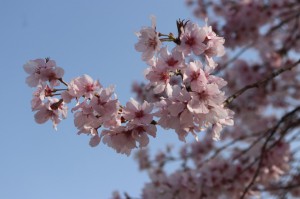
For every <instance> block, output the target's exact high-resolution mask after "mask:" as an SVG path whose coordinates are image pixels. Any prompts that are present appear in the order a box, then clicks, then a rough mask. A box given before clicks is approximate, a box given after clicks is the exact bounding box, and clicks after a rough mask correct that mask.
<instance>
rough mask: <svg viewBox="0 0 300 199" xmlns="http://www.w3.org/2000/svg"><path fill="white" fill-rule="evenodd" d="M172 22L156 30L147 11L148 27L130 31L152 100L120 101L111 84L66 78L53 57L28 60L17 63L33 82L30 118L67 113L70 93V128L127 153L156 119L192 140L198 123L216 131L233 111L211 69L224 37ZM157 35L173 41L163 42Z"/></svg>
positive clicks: (144, 141)
mask: <svg viewBox="0 0 300 199" xmlns="http://www.w3.org/2000/svg"><path fill="white" fill-rule="evenodd" d="M177 29H178V35H177V37H175V36H174V34H173V33H170V34H168V35H166V34H162V33H160V32H158V31H157V30H156V23H155V21H154V19H153V22H152V26H151V27H144V28H142V29H141V30H140V31H139V32H137V33H136V35H137V37H138V43H137V44H136V45H135V49H136V50H137V51H138V52H141V53H142V60H143V61H145V62H146V63H147V65H148V66H149V67H148V68H147V69H146V71H145V78H146V79H147V80H148V81H149V82H148V84H147V85H145V88H149V89H151V91H152V92H151V93H152V94H153V95H156V96H157V97H156V99H155V100H147V99H146V98H143V99H142V98H141V97H139V98H138V99H142V100H141V101H140V102H139V101H137V100H135V99H133V98H131V99H130V100H129V101H128V102H127V103H126V105H125V106H122V105H121V103H120V102H119V100H118V98H117V95H116V94H115V93H114V87H113V86H110V87H108V88H104V87H103V86H102V85H101V83H100V82H99V81H97V80H93V79H92V78H91V77H90V76H89V75H82V76H80V77H76V78H74V79H72V80H71V81H70V82H69V83H67V82H65V81H64V80H63V74H64V71H63V69H62V68H61V67H58V66H57V65H56V63H55V61H54V60H50V59H49V58H47V59H36V60H31V61H29V62H28V63H26V64H25V65H24V70H25V71H26V72H27V73H28V74H29V76H28V77H27V80H26V82H27V84H28V85H29V86H30V87H37V91H35V92H34V95H33V99H32V110H33V111H36V113H35V120H36V122H37V123H45V122H46V121H48V120H51V121H52V123H53V126H54V127H55V128H57V125H58V123H59V122H60V121H61V120H62V119H64V118H66V116H67V110H68V108H67V107H68V106H67V105H70V103H71V102H72V101H75V102H76V104H75V106H74V107H73V108H71V112H72V113H73V114H74V124H75V126H76V127H77V129H78V134H87V135H89V136H91V139H90V145H91V146H93V147H94V146H97V145H98V144H99V143H100V142H101V141H102V142H103V143H104V144H106V145H108V146H109V147H112V148H114V149H115V150H116V151H117V152H118V153H123V154H127V155H129V154H130V153H131V150H132V149H134V148H137V147H140V148H141V147H145V146H147V145H148V143H149V136H151V137H155V136H156V131H157V128H156V126H157V125H159V126H161V127H163V128H164V129H174V130H175V132H176V133H177V134H178V137H179V139H180V140H182V141H185V137H186V136H187V135H188V134H192V135H193V136H195V138H196V139H197V140H198V136H197V133H198V132H200V131H204V130H206V129H212V134H213V138H214V139H215V140H218V139H220V132H221V130H222V129H223V127H224V126H228V125H233V119H232V117H233V112H232V111H230V110H229V109H228V108H226V107H225V106H224V101H225V100H226V97H225V94H224V92H223V91H221V89H222V88H223V87H224V86H226V84H227V82H226V81H225V80H224V79H222V78H220V77H217V76H214V75H212V73H213V71H214V69H215V68H216V67H217V63H216V62H215V61H214V57H220V56H223V55H224V53H225V51H224V42H225V41H224V39H223V38H222V37H220V36H218V35H217V34H216V33H215V32H214V31H213V30H212V27H211V26H208V25H205V26H203V27H200V26H199V25H198V24H195V23H192V22H190V21H181V20H179V21H177ZM164 42H169V43H170V44H171V46H172V45H173V48H172V49H170V50H169V49H168V47H169V46H167V45H163V43H164ZM61 85H64V86H65V88H60V87H59V86H61ZM136 89H137V90H139V89H140V88H138V86H137V88H136ZM140 90H141V89H140ZM149 93H150V92H149Z"/></svg>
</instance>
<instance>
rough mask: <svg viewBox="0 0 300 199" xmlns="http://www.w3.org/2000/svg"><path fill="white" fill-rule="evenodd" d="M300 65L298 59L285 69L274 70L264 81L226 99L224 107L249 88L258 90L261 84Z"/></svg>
mask: <svg viewBox="0 0 300 199" xmlns="http://www.w3.org/2000/svg"><path fill="white" fill-rule="evenodd" d="M299 63H300V59H299V60H298V61H297V62H295V63H293V64H291V65H289V66H287V67H285V68H281V69H279V70H276V71H274V72H273V73H272V74H271V75H269V76H268V77H266V78H265V79H262V80H260V81H258V82H256V83H253V84H249V85H247V86H245V87H244V88H242V89H240V90H238V91H237V92H235V93H234V94H233V95H231V96H230V97H228V98H227V99H226V100H225V101H224V102H223V104H224V106H227V105H228V104H230V103H231V102H232V101H233V100H234V99H235V98H237V97H238V96H240V95H241V94H243V93H244V92H245V91H247V90H249V89H251V88H258V87H260V86H261V85H263V84H266V83H268V82H269V81H270V80H272V79H274V78H275V77H277V76H278V75H280V74H281V73H283V72H285V71H288V70H291V69H292V68H294V67H296V66H297V65H298V64H299Z"/></svg>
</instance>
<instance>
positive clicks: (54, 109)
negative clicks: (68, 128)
mask: <svg viewBox="0 0 300 199" xmlns="http://www.w3.org/2000/svg"><path fill="white" fill-rule="evenodd" d="M61 117H62V118H63V119H65V118H66V117H67V107H66V106H64V103H63V101H62V100H58V99H57V98H49V99H48V101H47V102H46V103H45V104H43V105H42V106H40V107H39V108H38V109H37V112H36V113H35V115H34V118H35V121H36V122H37V123H38V124H43V123H45V122H47V121H48V120H49V119H50V120H52V123H53V128H54V129H57V125H58V124H59V123H60V121H61Z"/></svg>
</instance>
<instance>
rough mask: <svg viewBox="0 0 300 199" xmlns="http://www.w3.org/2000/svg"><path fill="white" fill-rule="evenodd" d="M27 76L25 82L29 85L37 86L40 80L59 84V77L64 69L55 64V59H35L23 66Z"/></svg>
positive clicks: (54, 84) (55, 84) (53, 84)
mask: <svg viewBox="0 0 300 199" xmlns="http://www.w3.org/2000/svg"><path fill="white" fill-rule="evenodd" d="M23 68H24V70H25V72H26V73H28V74H29V76H28V77H27V78H26V83H27V84H28V85H29V86H30V87H35V86H37V85H38V84H39V83H40V82H46V81H49V82H50V85H51V86H57V85H59V81H58V80H59V79H60V78H62V76H63V75H64V70H63V69H62V68H60V67H58V66H56V63H55V61H53V60H48V59H35V60H31V61H29V62H27V63H26V64H25V65H24V66H23Z"/></svg>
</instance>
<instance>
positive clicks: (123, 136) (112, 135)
mask: <svg viewBox="0 0 300 199" xmlns="http://www.w3.org/2000/svg"><path fill="white" fill-rule="evenodd" d="M148 135H151V136H153V137H155V135H156V127H155V125H152V124H149V125H136V124H130V125H129V126H119V127H115V128H112V129H110V130H103V131H102V133H101V136H102V137H103V138H102V140H103V143H104V144H107V145H108V146H109V147H112V148H114V149H115V150H116V151H117V152H118V153H122V154H126V155H130V153H131V150H132V149H134V148H137V147H138V146H137V143H139V147H145V146H147V145H148V143H149V138H148Z"/></svg>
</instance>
